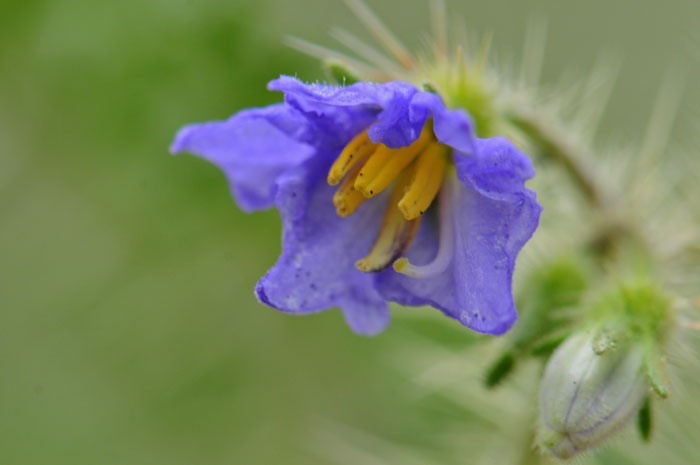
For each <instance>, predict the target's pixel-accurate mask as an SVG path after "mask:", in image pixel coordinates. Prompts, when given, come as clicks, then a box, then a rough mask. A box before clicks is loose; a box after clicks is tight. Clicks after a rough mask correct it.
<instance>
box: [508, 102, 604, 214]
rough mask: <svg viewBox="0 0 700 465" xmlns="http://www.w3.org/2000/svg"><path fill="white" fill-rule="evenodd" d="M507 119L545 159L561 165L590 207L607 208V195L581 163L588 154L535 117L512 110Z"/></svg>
mask: <svg viewBox="0 0 700 465" xmlns="http://www.w3.org/2000/svg"><path fill="white" fill-rule="evenodd" d="M509 120H510V122H511V123H513V124H514V125H515V126H516V127H517V128H518V129H520V131H522V132H523V134H525V135H526V136H527V137H528V138H529V139H530V141H531V142H533V143H534V144H535V145H536V146H537V148H538V149H539V151H540V152H541V154H542V155H543V156H544V157H545V158H547V159H549V160H551V161H554V162H556V163H557V164H559V165H560V166H561V167H562V168H564V170H565V171H566V172H567V173H568V174H569V176H570V177H571V179H572V180H573V181H574V184H576V186H577V187H578V188H579V190H580V191H581V193H582V194H583V195H584V197H585V198H586V199H587V200H588V201H589V203H590V204H591V205H592V206H593V207H594V208H596V209H597V210H603V211H607V210H608V208H609V198H608V196H607V195H605V194H604V193H603V191H602V188H601V187H600V186H599V185H598V184H597V183H596V182H595V180H594V179H593V177H592V176H591V174H590V170H589V169H588V168H587V167H586V166H584V165H583V162H582V160H586V159H589V158H591V157H588V156H586V154H583V153H581V150H579V149H578V148H576V147H574V146H573V144H571V143H569V142H568V141H567V140H565V138H564V137H563V136H562V135H560V134H558V133H557V132H556V131H553V130H552V129H551V127H550V125H548V124H546V123H544V122H543V121H540V120H538V119H537V118H535V117H531V116H529V115H525V114H516V113H513V114H511V115H509Z"/></svg>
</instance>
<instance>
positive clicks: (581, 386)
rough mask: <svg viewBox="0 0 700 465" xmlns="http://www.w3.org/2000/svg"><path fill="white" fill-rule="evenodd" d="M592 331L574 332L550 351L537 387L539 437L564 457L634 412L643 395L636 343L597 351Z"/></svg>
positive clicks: (596, 439) (588, 445) (594, 441)
mask: <svg viewBox="0 0 700 465" xmlns="http://www.w3.org/2000/svg"><path fill="white" fill-rule="evenodd" d="M593 340H594V335H593V334H592V333H588V332H582V333H577V334H574V335H573V336H571V337H570V338H569V339H568V340H566V341H565V342H564V343H563V344H562V345H561V346H560V347H559V348H558V349H557V350H556V351H555V352H554V354H553V355H552V357H551V358H550V360H549V362H548V364H547V368H546V370H545V374H544V378H543V380H542V385H541V389H540V414H541V425H540V432H539V437H540V442H541V444H542V445H543V446H544V447H546V448H547V449H549V450H550V451H551V452H552V453H553V454H554V455H555V456H557V457H559V458H561V459H568V458H570V457H573V456H574V455H576V454H578V453H579V452H582V451H584V450H586V449H589V448H591V447H594V446H596V445H598V444H600V443H602V442H603V441H605V440H606V439H608V438H609V437H610V436H612V435H613V434H614V433H615V432H616V431H618V430H619V429H620V428H621V427H622V426H624V425H625V423H627V421H628V420H630V419H631V418H633V417H634V415H635V414H636V413H637V411H638V410H639V408H640V406H641V404H642V402H643V401H644V398H645V396H646V394H647V391H648V388H647V383H646V382H645V379H644V373H643V365H644V355H643V348H642V345H641V344H637V343H633V342H631V341H627V342H626V343H625V344H621V345H620V346H619V347H616V348H615V349H614V350H610V351H606V352H605V353H603V354H597V353H596V352H595V351H594V349H593Z"/></svg>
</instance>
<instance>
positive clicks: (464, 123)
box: [409, 92, 477, 154]
mask: <svg viewBox="0 0 700 465" xmlns="http://www.w3.org/2000/svg"><path fill="white" fill-rule="evenodd" d="M429 117H432V118H433V131H434V132H435V137H437V139H438V141H440V142H442V143H443V144H445V145H448V146H450V147H452V148H453V149H455V150H457V151H460V152H463V153H465V154H473V153H474V152H475V151H476V150H477V148H476V136H475V134H474V123H473V122H472V119H471V117H470V116H469V115H468V114H467V112H466V111H464V110H462V109H449V108H447V107H446V106H445V104H444V102H443V101H442V99H441V98H440V96H439V95H437V94H433V93H430V92H419V93H417V94H416V95H415V96H414V98H413V99H412V100H411V105H410V108H409V118H410V120H411V121H425V120H426V119H427V118H429Z"/></svg>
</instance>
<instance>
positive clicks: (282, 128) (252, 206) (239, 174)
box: [170, 105, 315, 212]
mask: <svg viewBox="0 0 700 465" xmlns="http://www.w3.org/2000/svg"><path fill="white" fill-rule="evenodd" d="M305 131H308V125H307V124H306V119H305V118H304V117H303V115H302V114H301V113H299V112H298V111H296V110H294V109H293V108H290V107H288V106H286V105H273V106H270V107H267V108H260V109H252V110H246V111H242V112H240V113H237V114H236V115H234V116H232V117H231V118H229V119H228V120H226V121H218V122H210V123H203V124H193V125H189V126H185V127H184V128H182V129H181V130H180V131H179V132H178V134H177V136H176V137H175V141H174V142H173V144H172V146H171V147H170V151H171V153H173V154H176V153H180V152H191V153H193V154H195V155H199V156H200V157H202V158H204V159H206V160H208V161H210V162H211V163H213V164H215V165H216V166H217V167H219V169H221V170H222V171H223V172H224V174H225V175H226V178H227V179H228V182H229V186H230V188H231V192H232V193H233V196H234V197H235V199H236V201H237V203H238V205H239V206H240V207H241V209H243V210H245V211H249V212H250V211H254V210H261V209H266V208H269V207H271V206H272V205H273V203H274V197H275V190H276V179H277V177H278V176H279V175H281V174H282V173H283V172H284V171H285V170H287V169H289V168H290V167H293V166H297V165H299V164H301V163H302V162H304V161H305V160H306V159H308V158H309V157H311V156H312V155H313V153H314V152H315V149H314V148H313V147H312V146H311V145H309V144H307V143H304V142H301V141H300V140H301V139H304V138H305V135H304V133H305Z"/></svg>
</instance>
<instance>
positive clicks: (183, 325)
mask: <svg viewBox="0 0 700 465" xmlns="http://www.w3.org/2000/svg"><path fill="white" fill-rule="evenodd" d="M368 3H369V4H370V5H371V6H372V7H373V8H375V9H376V11H377V12H378V13H379V15H380V16H382V17H383V18H384V19H385V21H386V23H387V24H388V25H389V26H390V27H391V28H392V29H394V30H395V31H396V32H397V34H398V35H399V36H401V37H402V38H403V39H405V41H406V42H407V43H408V44H409V45H410V46H413V47H417V46H420V44H421V41H422V40H423V37H424V32H426V31H427V28H428V25H429V24H428V20H427V2H426V1H424V0H403V1H399V0H392V1H381V2H379V1H369V2H368ZM448 6H449V8H450V11H451V12H452V13H453V16H462V17H463V18H464V22H465V24H466V25H467V27H468V28H469V29H470V30H472V31H474V32H477V33H483V32H489V31H492V32H494V37H495V40H494V49H495V54H496V57H497V58H498V59H499V60H501V59H502V60H503V61H506V60H507V59H508V58H509V57H518V56H519V55H520V52H521V48H522V42H523V37H524V35H525V30H526V26H527V21H528V19H531V18H535V19H537V18H544V19H546V20H547V23H548V29H549V33H548V42H547V49H546V52H545V66H544V81H545V82H555V81H556V79H558V77H559V76H560V75H561V74H562V73H563V72H564V71H568V72H570V74H572V75H573V76H576V75H577V73H578V74H581V73H583V72H585V71H587V70H589V69H590V68H591V66H592V65H593V63H594V62H595V61H596V58H597V57H598V56H599V55H600V54H601V53H602V52H607V51H611V50H612V51H615V52H617V56H618V57H620V58H621V59H623V60H622V61H623V62H622V68H621V72H620V75H619V80H618V85H617V86H616V87H615V90H614V95H613V97H612V100H611V104H610V108H609V111H608V113H607V114H606V116H605V118H604V120H603V121H604V125H603V127H604V129H603V135H604V136H608V137H611V138H612V139H613V140H617V139H619V138H620V137H621V136H620V134H622V135H634V134H639V133H640V131H642V130H643V128H644V124H645V121H646V119H647V115H648V113H649V112H650V110H651V107H652V104H653V100H654V96H655V93H656V90H657V88H658V87H659V85H660V84H661V82H662V81H663V79H664V75H665V74H666V71H667V69H669V67H677V68H680V69H684V70H685V71H686V72H688V73H689V76H691V79H690V82H694V80H695V81H696V80H697V76H698V74H699V71H700V67H699V66H698V64H697V62H692V61H690V60H688V59H687V58H688V57H689V56H691V55H692V53H693V47H695V48H696V49H697V44H698V42H697V37H698V36H697V33H696V32H695V31H696V30H697V29H698V26H700V20H698V18H700V3H699V2H697V1H693V0H687V1H680V0H678V1H672V2H654V1H644V2H641V1H638V0H621V1H616V2H608V1H603V0H594V1H590V2H561V1H556V0H547V1H544V0H543V1H512V2H508V1H504V0H498V1H489V2H486V1H451V2H448ZM334 24H337V25H340V26H342V27H345V28H347V29H349V30H351V31H354V32H358V33H361V32H362V28H361V26H360V25H359V23H358V22H357V21H355V20H354V19H353V18H352V17H351V15H350V14H349V10H348V9H347V8H346V7H345V5H344V4H343V3H342V1H340V0H326V1H322V0H313V1H299V0H288V1H283V0H263V1H249V2H244V1H220V0H202V1H196V2H195V1H186V0H167V1H165V0H148V1H134V0H125V1H123V2H99V1H97V2H95V1H88V0H61V1H40V0H27V1H24V2H9V1H5V2H2V3H1V4H0V222H1V223H0V224H1V227H0V250H1V255H0V464H3V465H5V464H8V465H9V464H49V463H50V464H53V465H58V464H99V465H110V464H168V465H177V464H183V465H184V464H212V465H215V464H216V465H218V464H273V463H284V464H297V463H298V464H311V463H337V462H338V461H339V460H342V459H338V458H337V457H336V458H333V457H330V456H329V454H328V453H327V449H328V448H329V447H330V448H335V449H338V450H339V451H340V452H338V454H339V455H340V456H342V457H345V459H346V463H363V464H364V463H366V464H372V463H399V462H401V463H404V464H405V463H410V460H411V458H410V457H408V458H407V457H406V456H402V452H401V451H402V449H401V447H400V446H401V445H402V444H404V445H406V446H407V447H416V446H421V445H422V446H424V447H423V449H424V450H427V451H428V456H429V457H440V456H441V454H442V453H443V452H444V451H439V450H435V451H433V454H432V455H431V453H430V448H431V447H433V446H432V444H434V442H433V441H432V440H431V438H433V437H434V435H435V434H436V433H439V432H440V431H443V430H445V429H446V428H447V426H446V425H448V424H449V425H450V428H457V429H458V428H459V425H460V423H461V422H465V424H466V421H467V419H466V417H465V415H466V414H465V413H464V412H463V411H460V410H456V409H454V408H453V407H452V406H451V405H450V404H449V403H448V402H446V401H443V400H440V399H437V398H431V397H430V396H427V397H425V396H423V397H421V396H420V395H417V394H416V389H414V388H409V387H407V384H410V383H411V381H410V380H409V379H408V378H409V377H408V376H407V375H406V372H405V371H404V370H402V369H400V368H398V367H397V366H396V358H395V357H393V356H390V355H389V354H393V353H395V352H396V351H397V348H398V349H400V350H401V351H404V349H405V348H407V347H410V348H413V349H415V348H416V347H420V344H419V343H418V342H414V341H426V340H434V341H437V342H436V343H438V342H439V343H440V344H444V346H445V347H447V348H452V349H454V350H457V351H458V350H460V348H462V347H465V346H468V345H469V344H471V342H472V341H473V340H474V339H475V338H474V337H473V336H472V335H470V334H468V333H467V332H466V330H465V329H463V328H461V327H459V325H457V324H456V323H454V322H452V321H448V320H447V319H444V318H442V317H441V316H440V315H439V314H438V312H433V311H431V312H425V311H421V310H405V309H394V323H393V324H392V326H391V327H390V329H389V330H388V331H387V332H386V333H384V334H382V335H380V336H378V337H375V338H372V339H368V338H364V337H359V336H355V335H353V334H352V333H351V332H350V331H349V330H348V329H347V328H346V326H345V324H344V322H343V320H342V317H341V315H340V314H339V312H337V311H330V312H325V313H323V314H318V315H314V316H309V317H291V316H288V315H284V314H280V313H277V312H276V311H274V310H272V309H269V308H267V307H264V306H262V305H260V304H258V303H257V301H256V300H255V298H254V296H253V287H254V285H255V282H256V281H257V279H258V278H259V277H260V276H262V274H263V273H264V272H265V271H266V270H267V268H269V267H270V266H271V265H272V264H273V263H274V262H275V260H276V256H277V254H278V252H279V247H280V246H279V244H280V226H279V224H278V223H279V222H278V218H277V214H276V213H275V212H274V211H270V212H264V213H260V214H255V215H246V214H244V213H242V212H240V211H239V210H238V209H237V208H236V206H235V205H234V203H233V202H232V200H231V199H230V197H229V191H228V187H227V186H226V183H225V180H224V177H223V176H222V174H221V173H220V172H218V171H217V170H216V169H215V168H214V167H212V166H210V165H208V164H207V163H206V162H204V161H202V160H200V159H197V158H195V157H191V156H187V155H185V156H178V157H172V156H170V155H168V152H167V148H168V145H169V144H170V141H171V139H172V137H173V135H174V133H175V131H176V130H177V129H178V128H179V127H180V126H181V125H183V124H185V123H189V122H195V121H203V120H211V119H221V118H225V117H227V116H228V115H230V114H231V113H233V112H236V111H238V110H240V109H242V108H245V107H249V106H261V105H266V104H269V103H272V102H276V101H279V100H280V96H279V95H275V94H271V93H268V92H267V91H266V90H265V84H266V82H267V81H268V80H270V79H272V78H275V77H277V76H278V75H280V74H292V75H294V74H296V75H298V76H300V77H302V78H304V79H307V80H315V79H322V78H323V75H322V74H321V72H320V68H319V67H318V65H317V64H316V63H315V61H314V60H312V59H310V58H307V57H305V56H303V55H301V54H299V53H297V52H296V51H293V50H290V49H288V48H286V47H285V46H284V45H282V41H283V39H284V37H285V35H288V34H289V35H296V36H301V37H304V38H307V39H310V40H313V41H316V42H319V43H324V44H331V43H332V42H331V40H330V38H329V37H328V29H329V26H330V25H334ZM694 34H695V35H694ZM693 39H695V42H693ZM613 134H616V135H615V136H613ZM633 137H638V136H633ZM416 352H417V351H416ZM436 353H437V352H436ZM417 356H420V354H419V355H417ZM482 368H483V367H478V366H477V367H471V368H470V369H472V370H474V371H475V375H474V376H473V377H472V378H470V379H471V382H472V383H475V384H479V379H478V377H479V373H481V371H482ZM467 382H469V381H467ZM524 399H525V397H523V400H522V402H529V401H526V400H524ZM329 424H332V425H348V426H347V427H348V428H353V430H356V431H365V432H367V434H369V435H370V437H376V438H382V439H381V441H384V442H382V444H384V445H379V444H378V443H372V441H370V444H375V445H376V450H372V449H373V447H374V446H371V445H370V446H367V447H366V452H367V454H369V455H367V456H363V455H357V456H354V455H352V454H354V453H356V451H355V452H353V451H343V449H342V448H343V447H344V446H343V445H342V444H339V445H337V447H336V446H333V445H332V439H329V438H327V437H326V436H324V431H327V430H328V429H329V428H330V429H333V428H335V427H328V428H326V426H324V425H329ZM341 429H342V427H341ZM358 434H360V433H358ZM363 434H364V433H363ZM461 440H462V439H461V438H460V437H458V436H455V437H453V438H447V439H445V438H443V443H447V444H449V443H450V441H453V442H454V443H458V442H459V441H461ZM376 441H380V439H376ZM386 442H390V443H391V444H398V445H399V446H397V447H398V448H397V449H396V450H394V449H392V447H394V446H391V447H389V448H388V449H387V448H386V447H385V446H386V444H385V443H386ZM329 444H330V445H329ZM387 447H388V446H387ZM387 450H388V451H394V452H387V454H389V455H391V454H394V455H391V456H392V457H394V458H393V459H392V458H388V457H386V456H385V455H386V454H385V452H382V451H387ZM372 454H374V455H377V454H378V455H380V456H383V454H384V461H377V460H378V459H371V457H372V456H373V455H372ZM605 454H606V453H605V452H604V453H603V455H602V456H603V457H605V456H606V455H605ZM607 454H608V457H615V455H614V454H613V453H612V452H608V453H607ZM610 454H613V455H610ZM330 455H332V454H330ZM452 459H454V462H449V463H465V464H469V463H472V461H471V459H470V458H469V457H467V456H465V457H461V458H454V457H453V458H452ZM436 460H437V459H436ZM416 463H417V462H416ZM436 463H437V462H436ZM445 463H447V462H445ZM492 463H496V462H492ZM504 463H505V462H504ZM607 463H622V462H617V461H616V459H613V458H611V459H609V462H607Z"/></svg>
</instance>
